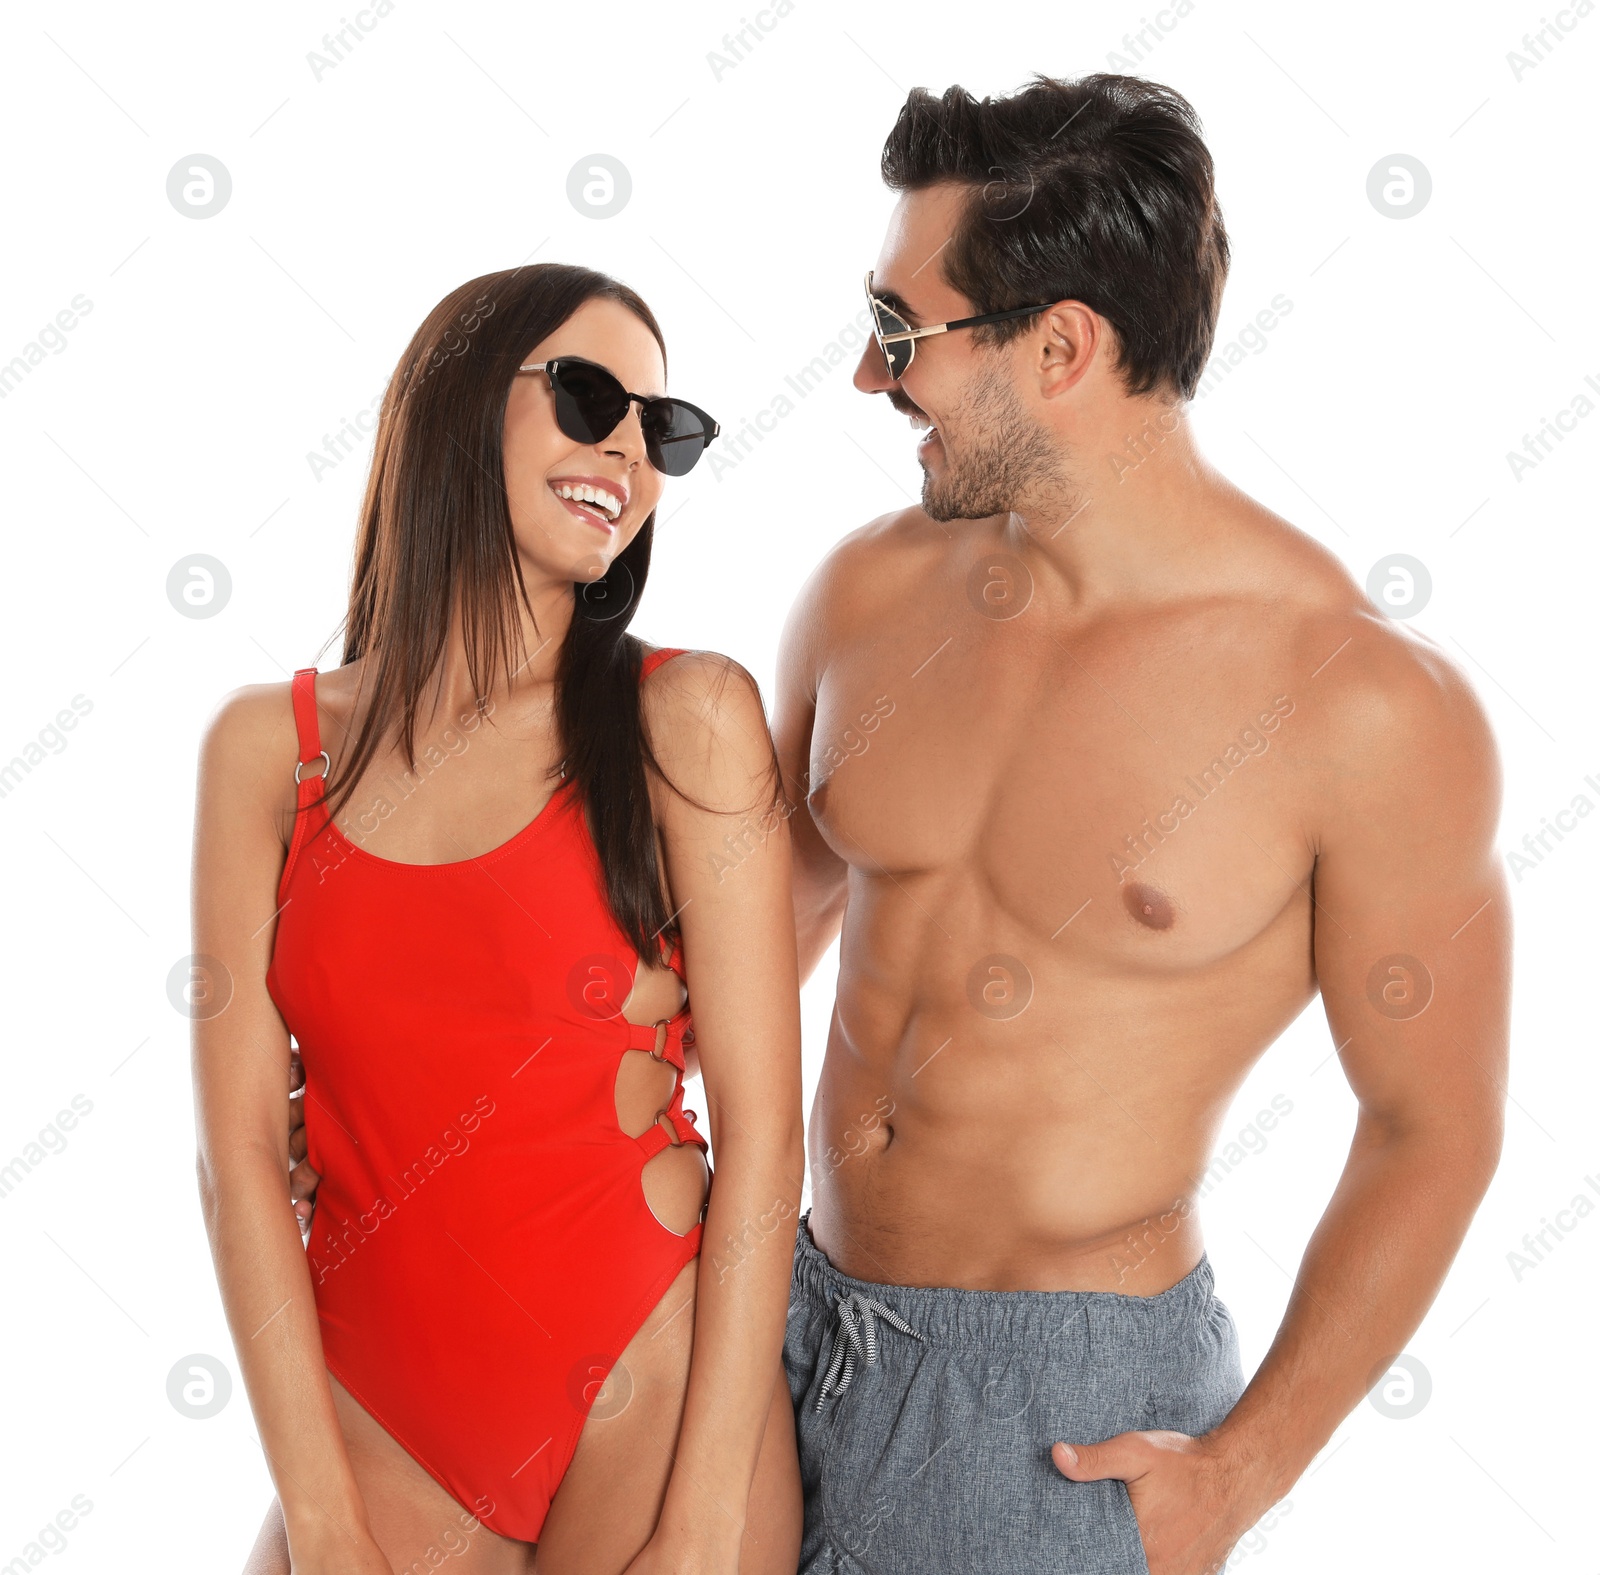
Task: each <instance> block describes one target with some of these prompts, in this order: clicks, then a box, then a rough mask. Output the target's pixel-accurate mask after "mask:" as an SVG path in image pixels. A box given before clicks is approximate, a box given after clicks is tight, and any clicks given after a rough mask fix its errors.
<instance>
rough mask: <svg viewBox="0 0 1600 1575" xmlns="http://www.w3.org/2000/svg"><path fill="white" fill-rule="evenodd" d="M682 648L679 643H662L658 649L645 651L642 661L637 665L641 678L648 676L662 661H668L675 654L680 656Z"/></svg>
mask: <svg viewBox="0 0 1600 1575" xmlns="http://www.w3.org/2000/svg"><path fill="white" fill-rule="evenodd" d="M683 651H684V648H683V647H682V646H681V645H663V646H662V647H660V649H659V650H655V651H646V652H645V655H644V661H643V662H642V663H640V665H639V677H640V679H641V680H643V679H646V678H648V677H649V676H650V675H651V673H653V672H654V671H655V670H656V669H657V668H658V667H659V666H660V665H661V664H662V663H663V662H670V661H671V660H672V658H673V657H675V656H682V655H683Z"/></svg>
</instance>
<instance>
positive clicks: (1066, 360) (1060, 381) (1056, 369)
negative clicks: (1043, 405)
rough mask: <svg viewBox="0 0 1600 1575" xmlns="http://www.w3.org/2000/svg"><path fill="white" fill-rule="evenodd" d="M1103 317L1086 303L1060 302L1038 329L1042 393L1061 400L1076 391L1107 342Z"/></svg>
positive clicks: (1040, 388)
mask: <svg viewBox="0 0 1600 1575" xmlns="http://www.w3.org/2000/svg"><path fill="white" fill-rule="evenodd" d="M1106 333H1107V326H1106V323H1105V320H1104V319H1103V318H1102V317H1101V316H1100V314H1099V313H1098V312H1096V311H1094V310H1093V309H1092V308H1090V307H1087V306H1085V305H1084V304H1083V302H1082V301H1057V302H1056V304H1055V305H1054V306H1052V307H1050V308H1049V310H1048V311H1046V312H1045V313H1044V315H1043V317H1042V319H1041V320H1040V323H1039V325H1038V327H1037V328H1035V330H1034V334H1035V336H1036V338H1035V342H1036V344H1037V346H1038V361H1037V366H1038V373H1039V392H1040V394H1041V395H1042V396H1043V397H1044V398H1045V399H1057V398H1059V397H1060V396H1061V395H1062V394H1065V393H1067V392H1069V391H1070V390H1071V389H1073V388H1075V387H1076V386H1077V384H1078V382H1079V381H1080V380H1081V379H1082V378H1083V376H1084V374H1085V373H1086V372H1087V371H1088V370H1089V368H1090V366H1091V365H1092V364H1093V362H1094V358H1095V355H1096V353H1097V352H1098V351H1099V349H1100V347H1101V345H1102V344H1104V343H1105V341H1106Z"/></svg>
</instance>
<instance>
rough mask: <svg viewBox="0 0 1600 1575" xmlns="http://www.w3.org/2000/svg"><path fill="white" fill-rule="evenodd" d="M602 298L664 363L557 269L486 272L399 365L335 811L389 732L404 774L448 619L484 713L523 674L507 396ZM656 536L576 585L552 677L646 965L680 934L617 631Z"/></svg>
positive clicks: (632, 683) (639, 650)
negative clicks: (664, 881) (527, 367)
mask: <svg viewBox="0 0 1600 1575" xmlns="http://www.w3.org/2000/svg"><path fill="white" fill-rule="evenodd" d="M596 298H602V299H606V300H612V301H616V302H619V303H620V304H621V305H623V306H625V307H627V308H628V310H629V311H631V312H632V313H633V314H634V315H635V316H636V317H637V318H638V319H639V320H640V321H641V322H642V323H643V324H644V325H645V327H647V328H648V329H649V330H650V332H651V333H652V334H653V335H654V336H655V339H656V343H657V344H659V345H660V346H661V354H662V358H663V363H664V362H665V357H666V345H665V342H664V341H663V339H662V335H661V328H660V325H659V324H658V323H657V322H656V319H655V316H654V314H653V313H652V312H651V310H650V308H649V307H648V306H646V305H645V303H644V301H643V300H641V299H640V297H639V296H638V295H637V294H635V292H634V291H632V290H630V289H629V288H628V287H627V286H626V285H624V284H621V283H619V282H618V281H617V280H615V279H612V278H610V277H608V276H607V275H605V274H603V273H597V272H595V271H594V270H592V269H589V268H576V267H570V266H567V265H565V264H561V263H541V264H538V265H536V266H534V267H524V268H512V269H508V270H506V271H504V272H501V273H491V274H485V275H483V277H482V278H479V279H473V280H470V281H469V282H468V283H466V284H463V285H461V286H460V287H459V288H458V289H455V290H452V291H451V292H450V294H449V295H447V296H445V298H444V299H443V300H442V301H440V302H439V304H438V305H437V306H436V307H434V309H433V310H432V311H431V312H430V313H429V314H428V317H427V319H426V320H425V321H424V322H423V324H422V326H421V327H420V328H419V329H418V330H417V331H416V333H415V334H414V335H413V336H412V339H411V343H410V344H409V345H407V346H406V349H405V353H404V354H403V355H402V356H401V357H400V363H399V365H398V366H397V367H396V369H395V373H394V376H393V377H392V378H391V380H390V382H389V386H388V389H387V390H386V391H385V393H384V397H383V407H382V411H381V414H380V415H379V418H378V430H377V438H376V443H375V447H374V450H373V457H372V472H371V475H370V476H369V478H368V481H367V491H366V498H365V500H364V501H363V503H362V507H361V527H360V533H359V536H358V538H357V543H356V555H355V573H354V577H353V580H352V583H351V587H350V606H349V611H348V613H347V614H346V618H345V626H344V628H345V636H344V660H345V661H346V662H353V661H355V660H357V659H358V658H361V657H365V658H366V659H367V660H366V666H365V669H364V670H363V672H362V676H361V691H362V692H363V693H367V694H370V696H371V700H370V704H369V705H368V707H367V710H366V713H365V715H364V716H362V718H361V720H360V722H359V725H358V727H357V730H356V736H355V738H354V740H353V742H352V744H351V746H350V748H349V750H348V751H347V752H346V753H345V754H344V756H343V758H342V759H341V761H340V766H339V769H338V771H337V772H335V773H334V780H332V781H330V782H328V783H327V784H326V785H325V792H326V795H327V801H328V804H329V811H330V813H333V814H336V813H337V812H338V810H339V808H340V806H342V805H343V804H344V803H345V802H347V801H348V799H349V797H350V794H351V792H352V791H353V790H354V787H355V784H356V783H357V782H358V781H359V780H360V777H361V774H362V772H363V771H364V770H365V769H366V767H367V766H368V764H369V763H370V762H371V760H372V758H373V756H374V754H375V753H376V752H377V750H378V748H379V746H380V745H381V744H382V743H383V741H384V740H385V739H386V738H390V737H395V736H398V740H399V742H400V745H401V747H402V748H403V750H404V752H405V756H406V760H407V763H408V765H410V766H413V767H414V766H415V763H416V750H415V740H416V726H417V713H418V708H419V704H420V702H421V700H422V697H423V695H424V692H425V691H426V689H427V687H428V685H429V684H430V682H434V681H439V680H441V679H442V661H443V657H444V652H445V642H446V639H447V638H448V635H449V629H450V620H451V616H452V613H453V612H455V611H457V610H459V616H460V619H461V630H462V635H463V638H464V640H465V643H466V655H467V669H468V672H469V674H470V675H471V678H472V685H473V693H474V694H476V695H477V696H478V697H479V699H478V705H479V707H480V709H481V708H482V707H483V705H484V697H486V696H487V695H488V694H489V693H490V691H491V690H492V688H493V687H494V684H495V681H496V680H497V679H498V678H500V677H504V678H506V679H507V680H509V679H510V678H511V677H512V676H513V675H514V674H515V673H516V672H517V671H518V670H519V668H520V666H521V665H522V664H523V663H525V662H526V660H527V655H526V653H525V651H524V650H523V644H522V622H521V618H520V616H519V605H526V602H527V593H526V588H525V586H524V584H523V579H522V568H521V563H520V560H519V559H518V557H517V553H516V547H515V541H514V538H513V533H512V525H511V510H510V506H509V504H508V502H507V498H506V487H505V461H504V452H503V445H502V431H503V426H504V421H505V410H506V400H507V397H508V395H509V393H510V390H511V380H512V378H513V377H514V376H515V375H516V371H517V368H518V367H519V366H520V365H521V364H522V362H523V360H524V358H525V357H526V355H527V353H528V351H529V350H531V349H532V348H533V346H534V345H536V344H538V343H539V342H540V341H541V340H543V339H545V338H547V337H548V336H549V335H550V334H552V333H554V332H555V330H556V329H557V328H559V327H560V326H561V324H562V323H564V322H566V321H567V319H568V318H569V317H571V316H572V314H573V313H574V312H575V311H576V310H577V309H578V308H579V307H580V306H582V305H583V304H584V302H585V301H591V300H595V299H596ZM654 527H655V515H654V513H652V514H651V515H650V517H649V518H648V519H647V520H646V521H645V522H644V524H643V525H642V526H641V527H640V528H639V531H638V533H637V534H636V535H635V536H634V538H633V540H632V541H631V542H630V543H629V544H628V547H627V549H626V551H624V552H622V553H620V554H619V555H618V556H617V557H616V558H615V559H614V560H613V562H612V563H611V565H610V567H609V568H608V570H607V571H606V573H605V575H604V576H603V577H602V578H600V579H598V580H596V581H594V582H592V583H590V584H575V586H574V595H575V597H576V604H575V607H574V610H573V617H572V624H571V627H570V629H569V631H568V633H567V637H566V640H565V642H564V644H563V646H562V649H561V654H560V657H559V660H558V663H557V677H556V693H557V699H556V720H557V726H558V728H559V731H560V737H561V744H562V747H563V748H564V749H565V751H566V759H565V761H564V766H565V770H566V775H567V777H568V778H569V779H571V780H573V781H574V782H575V784H576V787H577V791H578V792H579V793H580V794H581V796H582V799H583V803H584V807H585V811H586V813H587V815H588V820H589V829H590V834H591V835H592V836H593V838H594V843H595V847H596V849H597V851H598V852H599V855H600V863H601V867H602V869H603V871H604V874H605V883H606V895H607V899H608V901H609V903H610V907H611V911H612V914H613V915H614V916H615V918H616V921H617V923H618V925H619V927H620V928H621V929H622V931H623V933H624V934H625V935H626V936H627V937H628V938H629V939H630V940H631V941H632V942H633V944H634V946H635V947H636V949H637V950H638V952H639V955H640V956H642V957H644V958H646V960H647V961H648V960H650V959H651V955H652V951H653V950H654V949H656V948H659V947H660V946H661V945H662V943H663V941H665V942H667V943H671V942H672V941H673V940H674V939H675V938H676V933H677V926H676V925H675V924H674V923H673V920H672V916H671V915H670V914H669V913H668V912H667V907H666V901H665V899H664V897H663V894H662V886H661V871H660V865H659V861H658V859H657V856H656V840H655V826H654V819H653V817H652V815H651V812H650V793H649V787H648V781H647V777H646V766H647V765H648V766H650V767H651V768H652V769H654V770H655V771H657V772H658V773H659V772H660V770H661V768H660V765H659V763H658V762H657V761H656V758H655V754H654V752H653V751H652V749H651V747H650V741H649V738H648V736H647V734H646V731H645V728H644V725H643V721H642V718H641V714H640V702H639V676H640V664H641V661H642V658H643V647H642V645H641V644H640V642H639V640H638V639H637V638H636V637H635V636H633V635H631V634H629V633H628V624H629V623H630V621H631V620H632V617H633V613H634V610H635V608H636V607H637V606H638V603H639V596H640V593H641V592H642V591H643V590H644V586H645V581H646V579H647V578H648V575H649V571H650V544H651V539H652V536H653V534H654ZM358 710H359V706H358ZM553 775H554V773H553V772H552V776H553ZM663 778H664V773H663Z"/></svg>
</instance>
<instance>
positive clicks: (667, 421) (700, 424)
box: [517, 356, 722, 476]
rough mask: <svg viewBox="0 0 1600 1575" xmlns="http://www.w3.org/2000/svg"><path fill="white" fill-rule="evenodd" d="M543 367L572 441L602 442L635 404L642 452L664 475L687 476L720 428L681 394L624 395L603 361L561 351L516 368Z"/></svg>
mask: <svg viewBox="0 0 1600 1575" xmlns="http://www.w3.org/2000/svg"><path fill="white" fill-rule="evenodd" d="M517 370H518V371H519V372H543V373H544V374H545V376H546V377H548V378H549V379H550V389H551V392H552V393H553V394H554V395H555V400H556V425H557V426H558V427H560V428H561V430H562V432H563V433H564V434H565V435H566V436H567V437H569V438H571V439H572V441H573V442H574V443H602V442H604V441H605V439H606V438H608V437H610V436H611V434H612V433H613V432H615V431H616V430H617V428H618V427H619V426H620V425H621V424H622V422H623V421H624V420H626V419H627V415H628V409H629V407H630V406H632V405H635V404H636V405H638V407H639V425H640V427H641V428H642V429H643V431H644V451H645V454H646V455H647V456H648V457H649V460H650V463H651V464H652V465H654V466H655V468H656V469H657V470H659V471H660V472H661V473H662V475H664V476H687V475H688V474H689V472H690V471H691V470H693V469H694V467H695V461H696V460H698V459H699V458H700V456H701V455H702V454H703V453H705V450H706V445H707V444H708V443H709V442H710V441H711V440H712V438H714V437H715V436H716V435H717V433H718V432H720V431H721V430H722V429H721V428H720V427H719V426H718V425H717V423H716V422H715V421H713V420H712V419H711V417H710V416H708V415H707V414H706V413H705V411H703V410H702V409H700V407H699V406H698V405H691V404H690V403H689V402H688V401H687V400H686V399H667V398H664V397H658V398H651V397H650V396H649V395H647V394H630V393H629V392H628V391H627V389H625V388H624V387H623V386H622V384H621V383H620V382H618V381H617V379H616V378H615V377H614V376H613V375H612V374H611V373H610V372H608V371H606V369H605V368H604V367H603V366H597V365H596V364H595V363H594V362H593V361H577V360H573V359H572V358H571V357H569V356H562V357H561V359H560V360H557V361H540V362H538V363H536V364H531V365H528V366H523V367H518V368H517Z"/></svg>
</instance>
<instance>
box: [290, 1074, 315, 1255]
mask: <svg viewBox="0 0 1600 1575" xmlns="http://www.w3.org/2000/svg"><path fill="white" fill-rule="evenodd" d="M305 1086H306V1069H305V1067H304V1066H302V1065H301V1063H300V1052H299V1051H298V1050H294V1049H291V1050H290V1052H289V1166H290V1169H289V1197H290V1200H291V1201H292V1202H293V1204H294V1213H295V1218H296V1219H298V1220H299V1221H300V1230H301V1233H302V1234H304V1233H305V1232H306V1231H307V1230H309V1229H310V1227H311V1212H312V1210H313V1209H315V1208H316V1206H317V1183H318V1182H319V1181H321V1180H322V1177H321V1176H319V1175H318V1174H317V1173H316V1171H314V1170H313V1169H312V1168H311V1166H310V1165H309V1164H308V1163H307V1162H306V1102H305V1094H304V1092H303V1090H304V1089H305Z"/></svg>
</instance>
